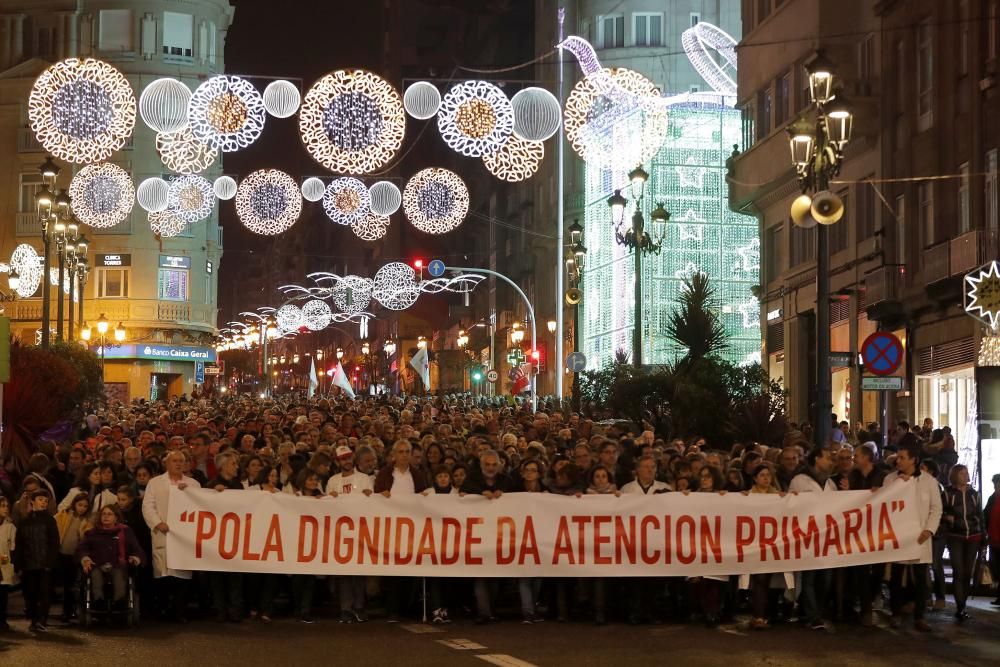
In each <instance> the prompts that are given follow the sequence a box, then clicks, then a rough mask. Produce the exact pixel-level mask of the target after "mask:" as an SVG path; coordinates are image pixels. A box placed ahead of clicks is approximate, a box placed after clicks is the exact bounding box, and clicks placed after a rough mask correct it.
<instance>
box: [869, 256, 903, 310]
mask: <svg viewBox="0 0 1000 667" xmlns="http://www.w3.org/2000/svg"><path fill="white" fill-rule="evenodd" d="M905 277H906V274H905V267H903V266H900V265H898V264H887V265H885V266H880V267H878V268H877V269H874V270H872V271H870V272H868V273H867V274H865V305H868V306H874V305H876V304H879V303H884V302H886V301H898V300H899V297H900V294H901V293H902V291H903V285H904V283H905Z"/></svg>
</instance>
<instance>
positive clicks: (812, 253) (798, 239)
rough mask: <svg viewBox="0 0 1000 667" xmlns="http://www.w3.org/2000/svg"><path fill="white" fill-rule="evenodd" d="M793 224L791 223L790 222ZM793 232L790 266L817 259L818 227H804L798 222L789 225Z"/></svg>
mask: <svg viewBox="0 0 1000 667" xmlns="http://www.w3.org/2000/svg"><path fill="white" fill-rule="evenodd" d="M790 224H791V223H790ZM789 229H790V230H791V233H792V238H791V250H792V251H791V256H790V257H789V262H788V265H789V266H790V267H795V266H798V265H799V264H805V263H806V262H811V261H813V260H815V259H816V227H815V226H813V227H812V228H811V229H803V228H802V227H799V226H798V225H796V224H791V226H790V227H789Z"/></svg>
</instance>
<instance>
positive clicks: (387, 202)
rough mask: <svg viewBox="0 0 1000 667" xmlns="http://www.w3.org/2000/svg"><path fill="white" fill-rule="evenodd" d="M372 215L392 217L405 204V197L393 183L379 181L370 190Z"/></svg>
mask: <svg viewBox="0 0 1000 667" xmlns="http://www.w3.org/2000/svg"><path fill="white" fill-rule="evenodd" d="M368 194H369V195H370V196H371V202H372V203H371V209H372V213H375V214H376V215H392V214H393V213H395V212H396V211H398V210H399V207H400V205H401V204H402V203H403V195H402V193H400V191H399V188H397V187H396V184H395V183H393V182H392V181H379V182H378V183H375V184H374V185H372V186H371V187H370V188H368Z"/></svg>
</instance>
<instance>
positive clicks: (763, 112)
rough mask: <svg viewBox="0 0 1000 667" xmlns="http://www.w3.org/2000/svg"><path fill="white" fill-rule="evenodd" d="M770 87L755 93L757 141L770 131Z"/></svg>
mask: <svg viewBox="0 0 1000 667" xmlns="http://www.w3.org/2000/svg"><path fill="white" fill-rule="evenodd" d="M771 100H772V97H771V89H770V88H767V89H765V90H762V91H760V92H759V93H757V141H760V140H761V139H763V138H764V137H766V136H767V135H768V134H770V133H771Z"/></svg>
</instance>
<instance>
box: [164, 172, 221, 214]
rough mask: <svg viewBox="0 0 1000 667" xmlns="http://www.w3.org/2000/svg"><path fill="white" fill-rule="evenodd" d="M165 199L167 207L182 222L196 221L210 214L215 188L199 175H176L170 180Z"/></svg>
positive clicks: (213, 205)
mask: <svg viewBox="0 0 1000 667" xmlns="http://www.w3.org/2000/svg"><path fill="white" fill-rule="evenodd" d="M167 201H168V206H167V209H168V210H169V211H170V212H171V213H173V214H174V215H176V216H177V217H179V218H181V219H182V220H184V222H187V223H192V222H198V221H199V220H204V219H205V218H207V217H208V216H210V215H212V209H213V208H214V207H215V190H213V189H212V184H211V183H209V182H208V181H207V180H205V179H204V178H202V177H201V176H197V175H194V174H189V175H187V176H178V177H177V178H174V179H171V181H170V189H169V190H168V196H167Z"/></svg>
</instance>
